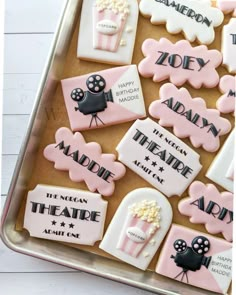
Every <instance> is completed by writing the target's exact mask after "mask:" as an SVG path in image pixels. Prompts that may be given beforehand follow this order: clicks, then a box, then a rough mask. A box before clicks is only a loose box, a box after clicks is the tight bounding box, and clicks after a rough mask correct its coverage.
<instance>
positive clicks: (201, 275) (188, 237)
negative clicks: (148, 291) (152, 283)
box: [156, 224, 233, 294]
mask: <svg viewBox="0 0 236 295" xmlns="http://www.w3.org/2000/svg"><path fill="white" fill-rule="evenodd" d="M232 266H233V265H232V244H231V243H229V242H226V241H225V240H223V239H219V238H215V237H213V236H210V235H208V234H205V233H201V232H198V231H195V230H191V229H188V228H186V227H183V226H180V225H175V224H173V225H172V227H171V229H170V232H169V234H168V236H167V238H166V241H165V244H164V247H163V248H162V252H161V255H160V257H159V259H158V263H157V267H156V272H157V273H159V274H161V275H164V276H166V277H169V278H171V279H175V280H178V281H181V282H182V283H185V284H189V285H193V286H196V287H199V288H203V289H206V290H210V291H213V292H216V293H221V294H226V293H227V290H228V289H229V286H230V283H231V279H232Z"/></svg>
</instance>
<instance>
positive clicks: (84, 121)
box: [61, 65, 146, 131]
mask: <svg viewBox="0 0 236 295" xmlns="http://www.w3.org/2000/svg"><path fill="white" fill-rule="evenodd" d="M61 83H62V90H63V94H64V100H65V104H66V109H67V113H68V116H69V120H70V126H71V129H72V130H73V131H80V130H86V129H94V128H102V127H106V126H109V125H114V124H119V123H123V122H127V121H132V120H136V119H138V118H142V117H145V116H146V110H145V105H144V99H143V93H142V86H141V83H140V79H139V74H138V70H137V67H136V65H132V66H124V67H118V68H113V69H109V70H105V71H101V72H96V73H92V74H88V75H84V76H79V77H74V78H69V79H65V80H62V81H61Z"/></svg>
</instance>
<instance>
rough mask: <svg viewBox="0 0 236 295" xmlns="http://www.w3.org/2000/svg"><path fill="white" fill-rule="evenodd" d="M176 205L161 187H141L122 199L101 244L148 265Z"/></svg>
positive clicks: (137, 263) (124, 257) (130, 260)
mask: <svg viewBox="0 0 236 295" xmlns="http://www.w3.org/2000/svg"><path fill="white" fill-rule="evenodd" d="M172 215H173V213H172V208H171V206H170V204H169V202H168V200H167V199H166V198H165V197H164V196H163V195H162V194H161V193H160V192H158V191H156V190H154V189H151V188H141V189H136V190H134V191H131V192H130V193H129V194H128V195H127V196H126V197H125V198H124V199H123V201H122V202H121V204H120V206H119V208H118V210H117V211H116V213H115V215H114V217H113V219H112V221H111V223H110V225H109V227H108V230H107V231H106V234H105V236H104V238H103V240H102V242H101V244H100V246H99V247H100V248H101V249H102V250H104V251H106V252H107V253H109V254H111V255H113V256H115V257H117V258H119V259H121V260H123V261H125V262H126V263H129V264H132V265H133V266H135V267H137V268H140V269H142V270H145V269H147V267H148V265H149V263H150V262H151V260H152V258H153V256H154V254H155V253H156V251H157V249H158V248H159V246H160V244H161V242H162V241H163V239H164V237H165V235H166V233H167V231H168V229H169V227H170V225H171V221H172Z"/></svg>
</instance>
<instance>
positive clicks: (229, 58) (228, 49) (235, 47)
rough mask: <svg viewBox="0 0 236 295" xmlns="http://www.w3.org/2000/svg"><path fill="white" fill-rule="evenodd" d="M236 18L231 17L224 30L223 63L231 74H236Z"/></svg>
mask: <svg viewBox="0 0 236 295" xmlns="http://www.w3.org/2000/svg"><path fill="white" fill-rule="evenodd" d="M235 52H236V18H231V20H230V21H229V23H228V24H227V25H225V26H224V28H223V31H222V53H223V64H224V65H225V66H226V67H227V69H228V71H229V72H230V73H231V74H236V59H235Z"/></svg>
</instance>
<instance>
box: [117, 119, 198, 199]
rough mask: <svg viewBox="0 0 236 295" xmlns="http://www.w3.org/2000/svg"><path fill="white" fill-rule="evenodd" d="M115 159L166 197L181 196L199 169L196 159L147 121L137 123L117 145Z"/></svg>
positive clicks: (195, 154)
mask: <svg viewBox="0 0 236 295" xmlns="http://www.w3.org/2000/svg"><path fill="white" fill-rule="evenodd" d="M116 149H117V151H118V153H119V160H120V161H121V162H123V163H124V164H125V165H126V166H128V167H129V168H130V169H131V170H133V171H134V172H135V173H137V174H138V175H139V176H141V177H142V178H144V179H145V180H146V181H147V182H149V183H150V184H152V185H153V186H154V187H156V188H157V189H158V190H160V191H161V192H163V193H164V194H165V195H166V196H168V197H171V196H173V195H178V196H181V195H182V193H183V192H184V191H185V190H186V189H187V187H188V186H189V185H190V183H191V182H192V181H193V180H194V178H195V177H196V176H197V174H198V173H199V171H200V170H201V168H202V165H201V164H200V162H199V158H200V156H199V155H198V154H197V153H196V152H195V151H193V150H192V149H191V148H190V147H189V146H187V145H186V144H185V143H183V142H182V141H181V140H180V139H178V138H177V137H175V136H174V135H173V134H171V133H170V132H168V131H167V130H166V129H164V128H162V127H161V126H160V125H158V124H157V123H155V122H154V121H152V120H151V119H149V118H148V119H145V120H137V121H136V122H135V123H134V124H133V125H132V127H131V128H130V129H129V130H128V132H127V133H126V135H125V136H124V138H123V139H122V140H121V142H120V143H119V145H118V146H117V148H116Z"/></svg>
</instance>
